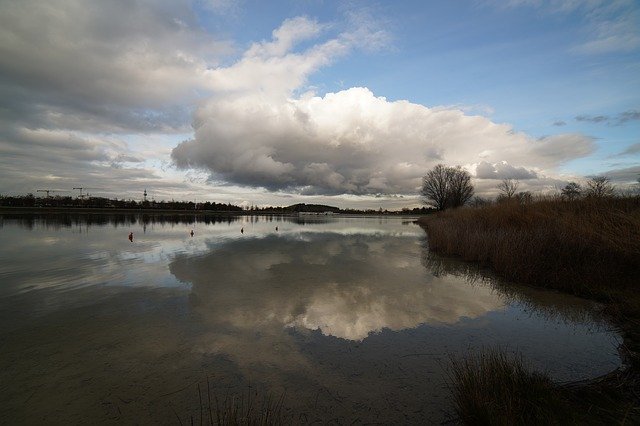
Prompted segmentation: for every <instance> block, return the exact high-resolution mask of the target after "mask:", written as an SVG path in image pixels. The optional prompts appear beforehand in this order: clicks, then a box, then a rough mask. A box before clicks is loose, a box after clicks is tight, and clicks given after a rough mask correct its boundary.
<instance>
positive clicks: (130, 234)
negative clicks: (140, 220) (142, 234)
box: [129, 232, 133, 242]
mask: <svg viewBox="0 0 640 426" xmlns="http://www.w3.org/2000/svg"><path fill="white" fill-rule="evenodd" d="M129 241H131V242H133V232H129Z"/></svg>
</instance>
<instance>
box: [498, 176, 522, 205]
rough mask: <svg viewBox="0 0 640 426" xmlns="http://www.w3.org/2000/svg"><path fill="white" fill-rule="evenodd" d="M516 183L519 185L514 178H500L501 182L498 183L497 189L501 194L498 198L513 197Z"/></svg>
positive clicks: (516, 187) (516, 186)
mask: <svg viewBox="0 0 640 426" xmlns="http://www.w3.org/2000/svg"><path fill="white" fill-rule="evenodd" d="M518 185H520V182H518V181H517V180H516V179H502V182H500V185H498V191H500V195H501V197H499V198H501V199H505V198H506V199H507V200H510V199H511V198H513V196H514V195H515V193H516V190H517V189H518Z"/></svg>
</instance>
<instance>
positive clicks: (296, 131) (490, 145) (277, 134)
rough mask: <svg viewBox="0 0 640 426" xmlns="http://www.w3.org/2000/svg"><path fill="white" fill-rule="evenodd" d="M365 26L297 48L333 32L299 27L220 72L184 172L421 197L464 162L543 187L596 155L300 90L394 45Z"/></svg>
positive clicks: (287, 27)
mask: <svg viewBox="0 0 640 426" xmlns="http://www.w3.org/2000/svg"><path fill="white" fill-rule="evenodd" d="M364 28H365V29H362V28H359V27H356V29H355V30H353V31H352V32H345V33H342V34H339V35H337V36H335V37H334V38H330V39H327V40H323V41H321V42H318V43H317V44H315V45H312V46H310V47H307V48H306V50H302V51H297V50H296V49H295V46H296V45H297V44H299V43H300V42H302V41H308V40H309V39H311V38H314V37H315V38H318V37H319V36H320V35H321V34H322V32H323V30H324V29H325V26H324V25H322V24H319V23H317V22H315V21H312V20H309V19H307V18H295V19H290V20H287V21H285V22H284V23H283V24H282V26H281V27H280V28H278V29H277V30H275V31H274V32H273V40H272V41H263V42H260V43H256V44H253V45H252V46H251V47H250V48H249V49H248V50H247V51H246V52H245V54H244V55H243V56H242V57H241V58H240V59H239V60H238V62H236V63H235V64H233V65H231V66H229V67H221V68H218V69H215V70H213V71H212V72H211V73H210V75H211V77H212V79H213V81H214V85H215V86H216V87H217V88H218V93H217V94H216V95H215V96H213V97H212V98H210V99H209V100H208V101H206V102H204V103H203V104H202V105H201V106H200V108H199V109H198V111H197V112H196V115H195V118H194V122H193V126H194V130H195V134H194V138H193V139H192V140H188V141H185V142H183V143H181V144H180V145H178V146H177V147H176V148H175V149H174V150H173V153H172V157H173V159H174V161H175V163H176V164H177V165H178V166H179V167H183V168H191V167H193V168H201V169H204V170H208V171H209V172H210V173H211V176H212V180H219V181H227V182H233V183H235V184H240V185H246V186H251V187H264V188H267V189H270V190H286V191H296V192H299V193H303V194H342V193H348V194H358V195H363V194H379V193H403V194H410V193H416V192H417V190H418V188H419V187H420V182H421V177H422V176H423V175H424V174H425V172H426V170H428V169H429V168H431V167H433V166H434V165H435V164H437V163H446V164H460V165H463V166H465V167H467V168H468V169H469V170H470V171H472V172H476V174H477V177H478V178H481V179H500V178H503V177H513V178H523V179H534V178H537V177H538V176H539V175H540V176H544V174H545V173H553V171H554V169H555V168H556V167H558V166H559V165H561V164H563V163H564V162H566V161H568V160H572V159H575V158H579V157H583V156H585V155H588V154H590V153H591V152H593V150H594V146H595V145H594V142H593V140H592V139H591V138H588V137H585V136H583V135H579V134H564V135H554V136H550V137H545V138H541V139H535V138H532V137H529V136H527V135H526V134H523V133H519V132H516V131H514V129H513V128H511V127H510V126H508V125H504V124H496V123H493V122H492V121H491V120H489V119H488V118H485V117H482V116H470V115H465V113H464V112H463V111H462V110H460V109H456V108H428V107H426V106H423V105H419V104H415V103H411V102H408V101H389V100H387V99H385V98H383V97H378V96H375V95H374V94H373V93H372V92H371V91H370V90H369V89H367V88H364V87H354V88H351V89H348V90H343V91H340V92H337V93H327V94H325V95H324V96H316V95H315V94H314V93H312V92H306V93H300V92H303V91H304V87H305V83H306V81H307V79H308V77H309V75H310V74H311V73H313V72H314V71H316V70H318V69H319V68H320V67H322V66H324V65H326V64H328V63H330V62H331V61H332V60H333V59H334V58H336V57H338V56H340V55H343V54H345V53H346V52H347V51H348V50H349V49H351V48H354V47H357V46H361V45H364V44H366V43H367V40H369V41H370V42H376V41H379V40H380V39H381V38H383V36H382V35H381V33H380V32H377V31H375V30H371V28H370V27H368V26H365V27H364ZM354 34H358V36H357V37H356V36H355V35H354ZM355 40H357V42H356V41H355ZM487 168H490V169H491V170H492V172H491V173H489V172H487Z"/></svg>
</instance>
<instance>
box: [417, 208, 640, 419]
mask: <svg viewBox="0 0 640 426" xmlns="http://www.w3.org/2000/svg"><path fill="white" fill-rule="evenodd" d="M616 202H617V203H619V204H618V205H615V203H616ZM571 203H575V204H573V205H572V204H569V203H568V202H566V201H561V200H543V201H537V202H533V203H531V204H529V205H519V204H514V203H505V204H498V205H492V206H487V207H479V208H470V209H467V208H464V209H458V210H451V211H444V212H440V213H437V214H434V215H430V216H423V217H421V218H419V219H418V220H417V223H418V225H419V226H420V227H422V228H423V230H424V231H425V233H426V235H427V239H428V241H429V250H430V251H433V252H434V253H438V254H440V255H444V256H453V257H458V258H461V259H463V260H464V261H467V262H470V263H474V264H477V265H480V266H482V267H486V268H488V269H490V270H491V271H493V272H495V273H496V275H497V276H499V277H502V278H504V279H506V280H507V281H513V282H518V283H521V284H524V285H528V286H531V287H533V288H542V289H547V290H553V291H559V292H562V293H567V294H573V295H575V296H578V297H581V298H583V299H586V300H592V301H596V302H599V303H602V304H603V306H604V311H603V314H604V315H605V317H606V318H607V319H608V320H609V321H610V323H611V324H612V325H613V326H615V327H616V328H618V330H619V331H620V334H621V336H622V338H623V341H622V344H621V345H620V347H619V348H618V353H619V355H620V358H621V361H622V366H621V367H619V368H617V369H616V370H613V371H611V372H609V373H607V374H605V375H602V376H599V377H595V378H593V379H588V380H582V381H578V382H570V383H555V384H554V389H555V390H556V391H558V392H560V393H561V394H562V395H563V396H564V397H565V398H566V400H567V403H568V409H569V410H571V411H572V412H573V413H574V415H576V416H577V417H580V416H586V415H589V416H592V415H595V419H594V418H593V417H589V418H588V419H587V420H590V421H594V420H595V421H596V422H597V421H601V420H603V419H605V420H607V421H609V420H614V419H615V420H616V421H618V422H620V421H621V422H623V423H624V422H625V421H630V422H634V421H637V420H638V418H639V416H640V408H639V407H640V401H639V400H638V395H640V370H639V367H640V304H639V303H638V300H639V299H638V295H637V291H635V290H636V288H635V286H634V283H637V281H636V277H637V272H636V271H634V266H635V265H636V264H637V263H635V262H638V258H637V253H636V251H635V250H637V248H636V247H635V246H631V247H626V246H623V247H622V248H620V244H619V242H620V241H621V240H622V241H624V238H625V236H627V237H628V238H633V235H634V234H635V233H636V232H637V231H638V229H637V228H638V221H637V218H638V217H640V208H639V206H640V203H639V202H638V200H637V199H628V200H624V199H622V200H620V199H618V200H606V199H605V200H580V201H575V202H571ZM625 203H626V204H625ZM589 209H591V210H589ZM585 212H586V213H585ZM594 217H595V218H596V219H593V218H594ZM581 221H586V222H585V223H582V222H581ZM576 224H578V225H579V226H576ZM607 225H611V227H614V225H615V229H613V230H612V232H611V233H610V234H607V235H604V234H605V233H606V231H609V230H608V229H604V227H606V226H607ZM580 226H581V227H582V228H580ZM547 229H553V230H554V231H555V232H549V235H548V236H545V238H538V236H539V234H541V233H544V231H546V230H547ZM603 229H604V231H603ZM563 231H564V232H563ZM603 235H604V237H603ZM536 238H538V240H536ZM554 242H555V246H554V244H553V243H554ZM574 247H575V251H576V253H571V249H572V248H574ZM548 252H551V253H550V254H549V253H548ZM566 252H569V253H568V254H567V253H566ZM536 256H539V257H540V258H541V260H539V259H536ZM571 256H573V257H574V258H572V257H571ZM545 257H546V259H545ZM531 258H534V259H531ZM549 259H550V261H549ZM585 259H586V260H585ZM597 260H601V262H602V263H601V264H599V265H598V266H599V267H601V268H603V271H601V274H600V275H599V276H596V277H593V276H590V273H591V272H592V270H591V269H590V268H588V267H584V266H583V265H584V263H581V261H584V262H594V261H597ZM545 261H547V262H546V263H545ZM536 262H539V263H536ZM617 265H619V270H615V269H614V268H615V266H617ZM518 268H520V269H522V270H518ZM536 268H538V269H539V270H534V271H532V269H536ZM607 277H609V278H610V279H609V281H607V280H606V278H607ZM565 281H570V282H568V283H567V282H565ZM482 391H487V389H482ZM494 403H495V404H497V405H499V403H500V401H494ZM479 405H481V404H479ZM592 411H593V412H592ZM585 413H589V414H585ZM474 414H475V415H477V416H479V413H474ZM474 414H472V415H471V417H467V421H471V422H473V415H474ZM461 417H462V420H464V415H461ZM470 418H471V420H469V419H470ZM581 420H585V419H582V418H581Z"/></svg>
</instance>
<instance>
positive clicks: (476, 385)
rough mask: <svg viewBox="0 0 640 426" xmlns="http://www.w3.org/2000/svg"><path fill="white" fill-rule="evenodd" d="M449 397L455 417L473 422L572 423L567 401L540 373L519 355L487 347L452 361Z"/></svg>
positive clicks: (490, 423)
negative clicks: (453, 407) (484, 350)
mask: <svg viewBox="0 0 640 426" xmlns="http://www.w3.org/2000/svg"><path fill="white" fill-rule="evenodd" d="M451 364H452V369H451V375H452V377H451V379H452V384H453V389H452V390H453V397H454V402H455V406H456V412H457V415H458V417H459V419H460V420H461V421H462V422H464V423H465V424H474V425H557V424H568V423H573V422H574V418H573V414H572V411H571V409H570V408H569V404H568V403H567V401H566V400H565V398H564V396H563V395H562V393H561V392H560V390H559V389H558V388H556V387H555V385H554V384H553V382H552V381H551V380H550V379H549V378H548V377H547V376H546V375H544V374H540V373H537V372H533V371H531V370H530V369H529V368H528V367H527V366H526V365H525V364H524V362H523V361H522V359H521V358H517V357H515V358H510V357H508V356H507V355H506V354H505V353H504V352H501V351H498V350H491V351H487V352H484V353H481V354H480V355H477V356H473V357H467V358H464V359H462V360H455V359H454V360H452V361H451Z"/></svg>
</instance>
